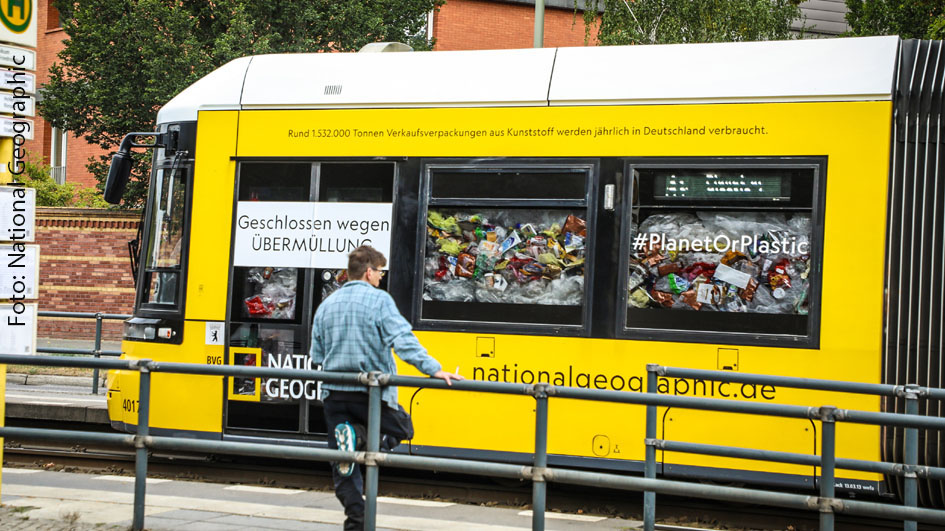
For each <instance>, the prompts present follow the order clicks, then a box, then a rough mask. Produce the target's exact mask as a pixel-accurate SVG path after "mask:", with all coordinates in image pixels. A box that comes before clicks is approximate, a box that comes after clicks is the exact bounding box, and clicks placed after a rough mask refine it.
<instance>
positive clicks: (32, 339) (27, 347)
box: [0, 302, 36, 355]
mask: <svg viewBox="0 0 945 531" xmlns="http://www.w3.org/2000/svg"><path fill="white" fill-rule="evenodd" d="M0 353H2V354H22V355H31V354H36V304H25V303H22V302H17V303H14V304H0Z"/></svg>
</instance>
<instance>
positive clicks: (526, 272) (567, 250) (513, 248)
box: [423, 208, 589, 306]
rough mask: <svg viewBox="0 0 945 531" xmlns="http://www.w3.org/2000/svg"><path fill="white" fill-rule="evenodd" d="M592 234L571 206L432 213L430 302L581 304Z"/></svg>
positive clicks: (426, 292)
mask: <svg viewBox="0 0 945 531" xmlns="http://www.w3.org/2000/svg"><path fill="white" fill-rule="evenodd" d="M588 236H589V235H588V233H587V224H586V222H585V220H584V219H583V218H582V217H581V214H579V213H576V212H569V211H564V210H526V209H509V210H497V209H485V210H480V211H476V212H464V211H455V210H452V209H445V208H444V209H440V210H435V209H434V210H430V211H429V212H428V214H427V244H426V252H427V254H426V258H425V260H424V293H423V300H427V301H450V302H483V303H513V304H547V305H567V306H576V305H580V304H582V303H583V297H584V261H585V252H586V247H587V241H588Z"/></svg>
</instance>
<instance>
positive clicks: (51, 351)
mask: <svg viewBox="0 0 945 531" xmlns="http://www.w3.org/2000/svg"><path fill="white" fill-rule="evenodd" d="M36 352H42V353H44V354H76V355H83V356H94V355H95V350H93V349H87V348H85V349H83V348H57V347H39V348H37V349H36ZM98 354H99V356H111V357H118V356H121V355H122V354H123V352H122V351H120V350H102V351H99V353H98Z"/></svg>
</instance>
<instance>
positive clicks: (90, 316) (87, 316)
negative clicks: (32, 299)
mask: <svg viewBox="0 0 945 531" xmlns="http://www.w3.org/2000/svg"><path fill="white" fill-rule="evenodd" d="M36 315H38V316H40V317H74V318H76V319H96V318H98V316H99V315H101V316H102V319H122V320H125V319H131V318H132V317H134V316H133V315H126V314H123V313H103V314H98V313H92V312H52V311H41V312H36Z"/></svg>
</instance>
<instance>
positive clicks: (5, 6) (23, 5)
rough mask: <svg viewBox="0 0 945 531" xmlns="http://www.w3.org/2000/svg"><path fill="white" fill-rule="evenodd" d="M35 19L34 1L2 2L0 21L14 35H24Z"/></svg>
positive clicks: (12, 0) (14, 0) (9, 0)
mask: <svg viewBox="0 0 945 531" xmlns="http://www.w3.org/2000/svg"><path fill="white" fill-rule="evenodd" d="M31 18H33V0H0V21H2V22H3V25H4V26H6V27H7V29H8V30H10V31H12V32H13V33H23V32H24V31H26V28H28V27H29V26H30V19H31Z"/></svg>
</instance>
